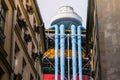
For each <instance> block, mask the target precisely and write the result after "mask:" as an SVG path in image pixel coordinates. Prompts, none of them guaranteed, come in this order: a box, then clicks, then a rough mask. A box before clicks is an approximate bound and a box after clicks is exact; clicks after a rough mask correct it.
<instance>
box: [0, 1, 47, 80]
mask: <svg viewBox="0 0 120 80" xmlns="http://www.w3.org/2000/svg"><path fill="white" fill-rule="evenodd" d="M0 4H1V6H0V33H1V34H0V80H33V79H35V80H42V71H41V55H42V54H43V53H44V51H45V42H44V24H43V21H42V18H41V15H40V12H39V9H38V5H37V2H36V1H33V0H17V1H13V0H9V1H7V0H0Z"/></svg>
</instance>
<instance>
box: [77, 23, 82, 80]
mask: <svg viewBox="0 0 120 80" xmlns="http://www.w3.org/2000/svg"><path fill="white" fill-rule="evenodd" d="M81 27H82V26H81V25H79V26H78V27H77V34H78V35H81ZM77 39H78V65H79V80H82V50H81V49H82V46H81V36H78V37H77Z"/></svg>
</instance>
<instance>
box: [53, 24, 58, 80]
mask: <svg viewBox="0 0 120 80" xmlns="http://www.w3.org/2000/svg"><path fill="white" fill-rule="evenodd" d="M54 27H55V80H58V50H59V45H58V44H59V36H58V34H59V27H58V25H54Z"/></svg>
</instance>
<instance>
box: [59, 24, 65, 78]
mask: <svg viewBox="0 0 120 80" xmlns="http://www.w3.org/2000/svg"><path fill="white" fill-rule="evenodd" d="M64 34H65V27H64V25H63V24H61V25H60V66H61V80H65V79H64V74H65V36H64Z"/></svg>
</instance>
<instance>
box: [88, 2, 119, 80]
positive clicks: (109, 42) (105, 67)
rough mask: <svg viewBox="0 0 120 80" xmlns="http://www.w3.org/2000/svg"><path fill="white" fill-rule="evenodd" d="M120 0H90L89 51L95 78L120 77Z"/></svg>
mask: <svg viewBox="0 0 120 80" xmlns="http://www.w3.org/2000/svg"><path fill="white" fill-rule="evenodd" d="M119 2H120V1H118V0H113V1H109V0H90V1H89V10H88V22H87V40H88V41H87V51H88V53H89V54H90V55H91V56H92V57H91V65H92V66H91V69H92V71H91V76H92V79H93V80H119V79H120V76H119V75H120V65H119V64H120V59H119V56H120V54H119V52H120V39H119V36H120V35H119V31H120V28H119V25H120V23H119V21H120V15H119V13H120V11H119V10H120V6H119Z"/></svg>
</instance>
